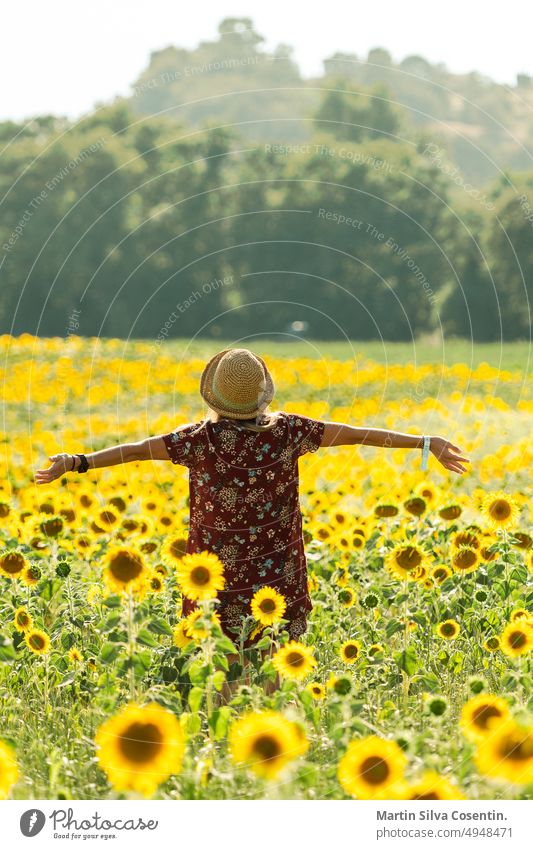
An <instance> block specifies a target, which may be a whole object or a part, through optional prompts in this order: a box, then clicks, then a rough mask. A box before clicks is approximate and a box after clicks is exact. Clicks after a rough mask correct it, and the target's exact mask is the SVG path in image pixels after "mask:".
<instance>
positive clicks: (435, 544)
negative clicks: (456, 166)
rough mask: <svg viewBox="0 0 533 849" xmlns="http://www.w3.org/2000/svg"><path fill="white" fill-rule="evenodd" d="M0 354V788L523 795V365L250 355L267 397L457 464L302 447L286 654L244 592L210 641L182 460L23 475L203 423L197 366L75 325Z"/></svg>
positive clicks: (156, 794)
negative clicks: (302, 584) (422, 439)
mask: <svg viewBox="0 0 533 849" xmlns="http://www.w3.org/2000/svg"><path fill="white" fill-rule="evenodd" d="M0 347H1V349H2V354H3V357H2V362H3V365H2V371H3V375H2V386H3V397H2V404H3V411H4V415H3V434H2V438H3V451H2V460H1V462H2V469H1V474H0V535H1V550H0V582H1V585H2V593H1V598H0V696H1V727H0V797H2V798H12V799H39V798H40V799H43V798H49V799H105V798H111V799H117V798H118V799H126V798H151V797H153V798H156V799H260V798H277V799H280V798H281V799H350V798H355V799H404V800H414V799H418V800H420V799H428V800H438V799H531V798H533V725H532V714H531V667H530V657H531V647H532V645H533V614H532V610H533V595H532V591H531V573H532V571H533V529H532V512H531V511H532V505H531V497H530V494H531V476H532V469H533V438H532V436H531V426H530V425H531V414H532V412H533V395H532V393H531V383H528V382H527V381H526V380H525V379H524V375H523V373H522V372H520V371H518V370H516V371H514V370H508V371H505V370H502V369H501V368H498V369H497V368H494V367H492V366H490V365H488V364H487V363H481V364H479V365H477V366H475V367H470V366H467V365H464V364H455V365H453V364H452V365H443V364H432V363H427V364H422V365H415V364H413V363H412V362H405V363H392V364H391V363H386V364H382V363H379V362H377V361H375V360H368V359H365V357H364V354H363V355H359V354H358V355H357V357H356V358H355V359H354V358H353V357H351V358H350V359H345V360H343V359H338V360H335V359H331V358H327V359H305V358H303V357H301V356H292V357H291V356H283V357H280V356H276V352H275V350H274V352H273V354H272V355H271V356H266V355H265V359H266V361H267V363H268V366H269V368H270V369H271V371H272V373H273V375H274V379H275V381H276V389H277V393H276V399H275V403H274V404H273V405H272V408H273V409H276V408H280V409H285V410H287V411H289V412H300V413H301V414H304V415H308V416H311V417H314V418H320V419H326V420H332V421H346V422H349V423H351V424H355V425H366V426H370V427H384V428H385V427H386V428H391V429H395V430H402V431H408V432H413V433H421V432H423V433H431V434H439V435H441V436H444V437H446V438H448V439H450V440H451V441H452V442H454V443H455V444H457V445H459V446H460V448H461V450H462V451H463V452H464V453H465V454H466V456H468V457H470V459H471V465H470V468H469V470H468V472H467V473H466V474H465V475H464V476H461V477H459V476H453V475H452V474H451V473H449V472H446V471H445V470H444V469H442V467H440V466H439V464H438V463H437V462H436V461H435V460H434V459H433V458H431V459H430V463H429V468H428V470H427V471H426V472H422V471H421V469H420V452H413V451H404V450H395V451H389V450H387V449H381V450H379V449H373V448H366V447H361V446H356V447H343V448H334V449H320V450H319V451H317V452H316V453H313V454H309V455H307V456H305V457H303V458H302V459H301V460H300V491H301V505H302V514H303V519H304V528H305V530H304V536H305V543H306V551H307V558H308V566H309V586H310V592H311V598H312V601H313V611H312V613H311V615H310V619H309V624H308V630H307V632H306V634H305V635H304V636H302V637H301V638H300V640H299V641H296V640H289V637H288V634H287V632H286V631H284V627H283V626H284V619H283V612H284V608H285V604H284V599H283V597H282V596H281V595H280V594H279V593H277V592H276V591H275V590H274V589H273V588H269V587H264V588H263V589H262V590H260V591H259V592H258V593H257V594H256V597H255V598H254V601H253V603H252V605H251V609H250V616H249V617H248V619H247V620H245V622H244V623H243V628H242V629H241V632H240V633H236V634H235V635H234V638H233V639H230V638H229V637H228V635H226V634H223V633H222V631H221V629H220V627H219V625H218V622H217V613H216V605H217V599H216V594H217V591H218V590H219V589H220V588H221V587H223V581H224V577H223V567H222V564H221V563H220V561H219V560H218V558H217V557H216V555H213V554H208V553H205V554H203V555H186V554H185V542H186V537H187V524H188V481H187V470H186V469H185V468H183V467H179V466H176V465H174V464H172V463H170V462H168V463H165V462H131V463H127V464H124V465H120V466H114V467H110V468H107V469H101V470H98V471H94V470H93V471H90V472H89V474H86V475H77V474H70V475H69V474H66V475H65V476H64V477H63V478H60V479H59V480H57V481H55V482H54V483H52V484H47V485H44V486H36V485H35V482H34V473H35V471H36V469H39V468H42V467H44V466H45V465H47V457H49V456H50V455H52V454H54V453H56V452H61V451H69V452H84V453H88V452H90V451H95V450H99V449H100V448H104V447H109V446H111V445H115V444H117V443H120V442H132V441H137V440H140V439H143V438H145V437H147V436H150V435H157V434H163V433H167V432H169V431H171V430H172V429H174V428H175V427H176V426H177V425H179V424H182V423H185V422H192V421H198V420H199V419H200V418H202V417H203V412H204V411H203V409H202V406H201V403H200V400H201V399H200V396H199V394H198V383H199V376H200V373H201V371H202V369H203V366H204V364H205V360H206V359H207V356H205V357H202V356H200V355H198V354H197V353H195V354H194V355H191V354H188V353H187V350H186V348H185V346H183V347H181V348H180V346H179V344H178V343H172V345H168V346H167V347H157V346H154V345H152V344H150V343H147V342H146V343H145V342H127V343H126V342H124V341H122V340H102V339H96V338H94V339H81V338H77V337H71V338H69V339H68V340H64V339H38V338H36V337H33V336H27V335H23V336H20V337H17V338H12V337H8V336H4V337H1V338H0ZM184 594H185V595H187V596H188V597H190V598H194V599H196V600H197V604H198V607H197V610H196V611H195V612H194V614H192V615H190V616H189V617H188V618H183V617H182V616H181V604H182V599H183V597H184ZM252 631H254V632H256V634H257V635H259V639H258V640H256V643H255V646H254V648H253V649H251V650H245V649H243V643H244V640H245V638H246V636H247V635H248V634H250V633H251V632H252ZM278 685H279V686H278Z"/></svg>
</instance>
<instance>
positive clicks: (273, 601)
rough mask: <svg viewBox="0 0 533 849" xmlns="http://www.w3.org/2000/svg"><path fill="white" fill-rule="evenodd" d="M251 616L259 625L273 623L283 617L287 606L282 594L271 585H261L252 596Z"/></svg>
mask: <svg viewBox="0 0 533 849" xmlns="http://www.w3.org/2000/svg"><path fill="white" fill-rule="evenodd" d="M251 607H252V616H253V617H254V618H255V619H257V621H258V622H259V623H260V624H261V625H274V624H275V623H276V622H279V621H280V619H283V614H284V613H285V609H286V607H287V604H286V601H285V598H284V596H282V595H281V593H278V591H277V590H275V589H273V588H272V587H261V589H260V590H257V592H256V593H255V595H254V597H253V598H252V604H251Z"/></svg>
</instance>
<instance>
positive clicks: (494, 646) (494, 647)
mask: <svg viewBox="0 0 533 849" xmlns="http://www.w3.org/2000/svg"><path fill="white" fill-rule="evenodd" d="M483 648H484V649H485V651H489V652H494V651H498V649H499V648H500V638H499V637H496V636H493V637H487V639H486V640H485V642H484V643H483Z"/></svg>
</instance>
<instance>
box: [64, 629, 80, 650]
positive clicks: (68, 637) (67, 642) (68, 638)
mask: <svg viewBox="0 0 533 849" xmlns="http://www.w3.org/2000/svg"><path fill="white" fill-rule="evenodd" d="M75 642H76V637H75V636H74V634H69V633H68V632H67V631H62V632H61V648H62V649H63V651H68V650H69V649H70V648H72V646H73V645H74V643H75Z"/></svg>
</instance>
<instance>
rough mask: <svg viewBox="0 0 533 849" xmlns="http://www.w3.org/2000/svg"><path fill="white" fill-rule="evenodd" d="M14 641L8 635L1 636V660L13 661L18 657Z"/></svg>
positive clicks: (5, 661) (3, 661) (4, 661)
mask: <svg viewBox="0 0 533 849" xmlns="http://www.w3.org/2000/svg"><path fill="white" fill-rule="evenodd" d="M16 656H17V655H16V652H15V649H14V647H13V643H12V642H11V640H9V639H8V638H7V637H4V636H0V662H1V663H11V662H12V661H13V660H15V658H16Z"/></svg>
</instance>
